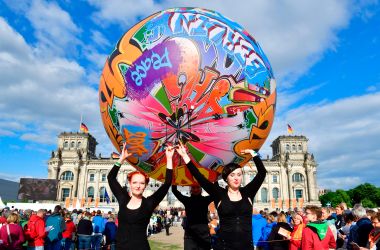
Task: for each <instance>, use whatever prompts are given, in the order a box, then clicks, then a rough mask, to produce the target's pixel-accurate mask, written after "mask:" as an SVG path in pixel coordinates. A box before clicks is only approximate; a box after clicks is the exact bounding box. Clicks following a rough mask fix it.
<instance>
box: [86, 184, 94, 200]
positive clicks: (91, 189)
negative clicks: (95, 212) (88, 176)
mask: <svg viewBox="0 0 380 250" xmlns="http://www.w3.org/2000/svg"><path fill="white" fill-rule="evenodd" d="M87 198H92V199H94V187H88V188H87Z"/></svg>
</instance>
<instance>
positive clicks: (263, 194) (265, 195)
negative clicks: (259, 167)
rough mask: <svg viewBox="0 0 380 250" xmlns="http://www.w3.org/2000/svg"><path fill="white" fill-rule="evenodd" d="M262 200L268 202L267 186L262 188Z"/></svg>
mask: <svg viewBox="0 0 380 250" xmlns="http://www.w3.org/2000/svg"><path fill="white" fill-rule="evenodd" d="M261 202H263V203H267V202H268V189H266V188H262V189H261Z"/></svg>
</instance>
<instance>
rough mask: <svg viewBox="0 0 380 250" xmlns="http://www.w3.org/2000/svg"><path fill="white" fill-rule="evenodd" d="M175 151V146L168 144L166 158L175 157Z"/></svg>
mask: <svg viewBox="0 0 380 250" xmlns="http://www.w3.org/2000/svg"><path fill="white" fill-rule="evenodd" d="M174 152H175V150H174V147H173V146H171V145H170V146H167V147H166V149H165V154H166V159H173V155H174Z"/></svg>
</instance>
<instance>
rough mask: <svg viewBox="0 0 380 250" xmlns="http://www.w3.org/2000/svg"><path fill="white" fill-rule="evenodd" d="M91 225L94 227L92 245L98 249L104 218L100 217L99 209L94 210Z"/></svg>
mask: <svg viewBox="0 0 380 250" xmlns="http://www.w3.org/2000/svg"><path fill="white" fill-rule="evenodd" d="M92 225H93V227H94V230H93V236H92V247H93V248H94V249H95V250H99V249H100V244H101V243H102V238H103V232H104V226H105V223H104V219H103V217H102V212H101V211H100V210H98V211H96V215H95V216H94V217H93V218H92Z"/></svg>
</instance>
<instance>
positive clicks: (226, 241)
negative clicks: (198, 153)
mask: <svg viewBox="0 0 380 250" xmlns="http://www.w3.org/2000/svg"><path fill="white" fill-rule="evenodd" d="M176 150H177V152H178V153H179V155H180V156H181V157H182V159H183V160H184V162H185V163H186V165H187V167H188V169H189V170H190V172H191V174H192V175H193V176H194V178H195V179H196V180H197V181H198V183H199V184H200V185H201V187H202V188H203V189H205V191H206V192H207V193H208V194H209V195H210V196H211V197H212V199H213V201H214V204H215V205H216V209H217V211H218V215H219V220H220V228H219V231H218V234H219V237H218V239H217V242H216V244H215V249H253V242H252V220H251V216H252V207H253V203H252V202H253V198H254V196H255V195H256V193H257V191H258V190H259V188H260V186H261V184H262V183H263V182H264V179H265V176H266V172H267V171H266V169H265V167H264V164H263V163H262V161H261V159H260V157H259V156H258V155H257V153H256V152H255V151H254V150H252V149H245V150H243V151H242V152H241V154H250V155H251V156H252V158H253V161H254V163H255V165H256V167H257V170H258V172H257V175H256V176H255V178H254V179H253V180H252V181H251V182H250V183H248V184H247V185H246V186H245V187H241V183H242V176H243V173H242V169H241V167H240V166H239V165H238V164H236V163H229V164H227V165H225V166H224V168H223V171H222V178H223V180H224V181H225V182H227V188H222V187H220V186H219V185H218V184H217V182H215V184H214V183H212V182H210V181H209V180H208V179H206V178H205V177H204V176H203V175H202V174H201V172H200V171H199V170H198V168H197V167H196V166H195V165H194V163H193V162H192V161H191V159H190V157H189V155H188V154H187V151H186V148H185V146H184V145H183V144H182V143H180V145H179V146H178V148H177V149H176Z"/></svg>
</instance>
